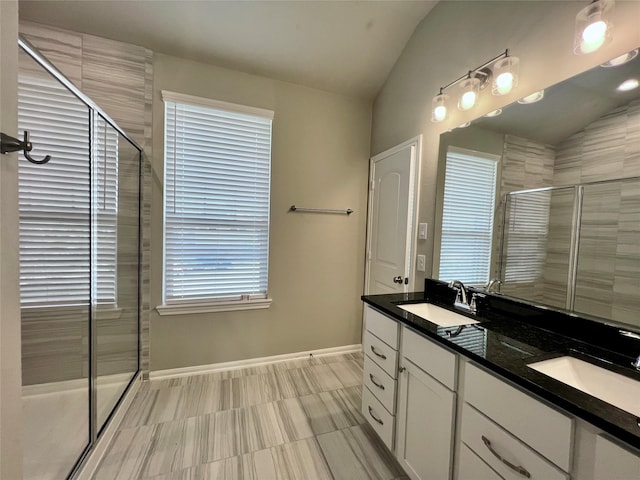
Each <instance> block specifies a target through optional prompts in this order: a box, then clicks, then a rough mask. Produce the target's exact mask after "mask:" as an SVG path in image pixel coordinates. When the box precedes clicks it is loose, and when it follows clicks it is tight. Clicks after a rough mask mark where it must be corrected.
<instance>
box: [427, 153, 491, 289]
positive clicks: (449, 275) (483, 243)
mask: <svg viewBox="0 0 640 480" xmlns="http://www.w3.org/2000/svg"><path fill="white" fill-rule="evenodd" d="M497 165H498V157H495V156H492V155H489V154H484V153H478V152H471V151H467V150H461V149H453V148H450V149H449V151H448V152H447V163H446V170H445V182H444V183H445V184H444V204H443V211H442V243H441V247H440V272H439V274H438V278H440V279H442V280H460V281H461V282H464V283H467V284H472V285H474V284H475V285H479V284H486V283H487V282H488V281H489V276H490V272H491V248H492V245H491V243H492V236H493V216H494V208H495V196H496V172H497Z"/></svg>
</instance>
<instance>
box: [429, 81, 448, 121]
mask: <svg viewBox="0 0 640 480" xmlns="http://www.w3.org/2000/svg"><path fill="white" fill-rule="evenodd" d="M448 98H449V96H448V95H445V94H444V93H442V89H441V90H440V93H439V94H438V95H436V96H435V97H433V100H432V101H431V121H432V122H435V123H437V122H441V121H443V120H444V119H445V118H447V99H448Z"/></svg>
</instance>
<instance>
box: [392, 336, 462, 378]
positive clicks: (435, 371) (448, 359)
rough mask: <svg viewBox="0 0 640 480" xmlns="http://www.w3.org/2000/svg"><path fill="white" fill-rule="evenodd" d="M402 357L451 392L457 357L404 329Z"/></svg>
mask: <svg viewBox="0 0 640 480" xmlns="http://www.w3.org/2000/svg"><path fill="white" fill-rule="evenodd" d="M402 330H403V331H402V355H403V356H405V357H407V358H408V359H409V360H411V361H412V362H413V363H414V364H415V365H417V366H418V367H420V368H421V369H422V370H424V371H425V372H427V373H428V374H429V375H431V376H432V377H433V378H435V379H436V380H438V381H439V382H440V383H442V384H444V385H445V386H447V387H448V388H449V389H451V390H455V389H456V388H455V386H456V358H457V355H456V354H455V353H453V352H450V351H449V350H446V349H444V348H443V347H441V346H440V345H437V344H436V343H434V342H432V341H431V340H429V339H428V338H425V337H423V336H422V335H419V334H417V333H415V332H414V331H412V330H410V329H408V328H406V327H404V328H403V329H402Z"/></svg>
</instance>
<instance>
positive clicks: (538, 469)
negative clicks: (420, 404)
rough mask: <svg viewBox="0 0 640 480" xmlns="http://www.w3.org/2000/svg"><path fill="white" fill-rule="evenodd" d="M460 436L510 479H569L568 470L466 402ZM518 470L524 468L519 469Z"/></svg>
mask: <svg viewBox="0 0 640 480" xmlns="http://www.w3.org/2000/svg"><path fill="white" fill-rule="evenodd" d="M461 438H462V441H463V442H464V443H465V444H466V445H467V446H468V447H469V448H471V450H473V451H474V452H475V453H476V454H477V455H478V456H479V457H480V458H482V459H483V460H484V461H485V462H486V463H487V464H488V465H489V466H491V468H493V469H494V470H495V471H496V472H498V473H499V474H500V475H501V476H502V477H504V478H505V479H507V480H510V479H514V480H522V479H523V478H531V480H567V479H568V478H569V476H568V475H567V474H566V473H565V472H563V471H562V470H560V469H559V468H558V467H556V466H555V465H553V464H552V463H551V462H549V461H547V460H545V459H544V458H542V457H541V456H540V455H538V454H537V453H536V452H534V451H533V450H532V449H530V448H529V447H527V446H526V445H524V444H523V443H522V442H520V441H518V439H517V438H515V437H514V436H513V435H511V434H509V433H508V432H506V431H505V430H503V429H502V428H500V427H499V426H498V425H496V424H495V423H493V422H492V421H491V420H489V419H488V418H487V417H485V416H484V415H482V414H480V413H479V412H478V411H477V410H475V409H474V408H473V407H471V406H469V404H466V403H465V405H464V407H463V412H462V435H461ZM507 462H508V463H509V464H510V465H508V464H507ZM518 469H523V470H522V472H518V471H517V470H518ZM526 472H528V474H529V475H530V476H529V475H527V473H526Z"/></svg>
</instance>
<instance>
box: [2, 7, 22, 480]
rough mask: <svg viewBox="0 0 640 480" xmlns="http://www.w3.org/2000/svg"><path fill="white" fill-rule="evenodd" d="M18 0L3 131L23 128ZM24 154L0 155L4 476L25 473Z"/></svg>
mask: <svg viewBox="0 0 640 480" xmlns="http://www.w3.org/2000/svg"><path fill="white" fill-rule="evenodd" d="M17 103H18V2H16V1H12V0H3V1H0V130H1V131H2V132H4V133H6V134H8V135H12V136H15V135H16V134H17V129H18V106H17ZM17 186H18V154H17V153H11V154H7V155H2V156H1V157H0V252H2V255H1V256H0V478H3V479H4V478H6V479H7V480H9V479H20V478H22V390H21V383H22V382H21V378H20V377H21V369H20V305H19V297H20V295H19V290H18V289H19V280H18V273H17V272H18V189H17Z"/></svg>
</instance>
